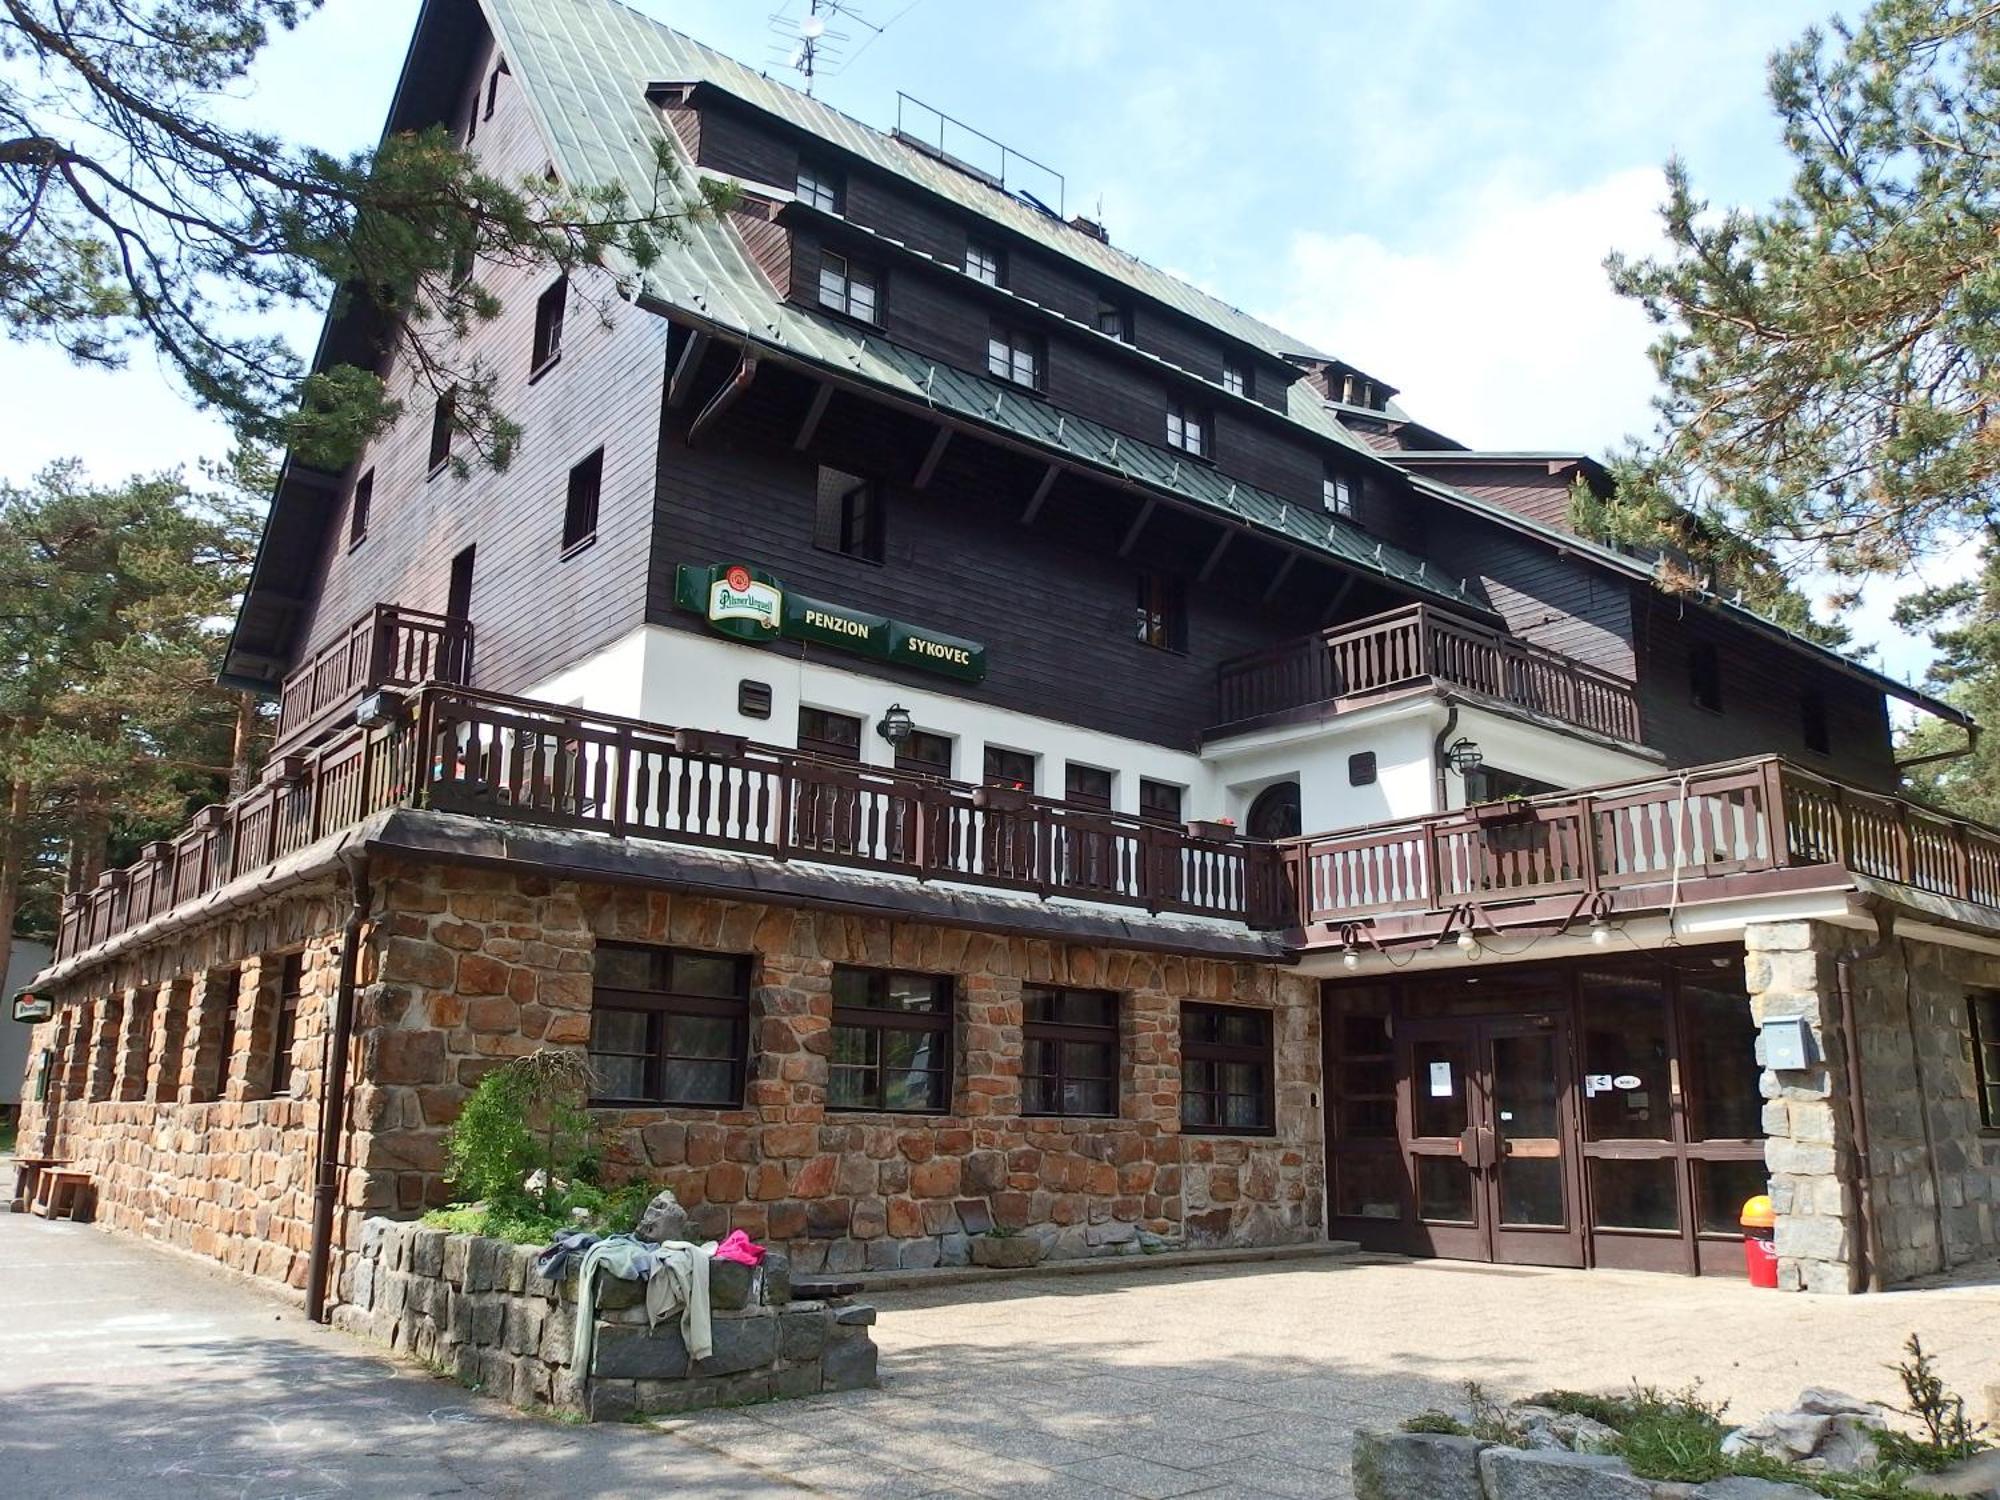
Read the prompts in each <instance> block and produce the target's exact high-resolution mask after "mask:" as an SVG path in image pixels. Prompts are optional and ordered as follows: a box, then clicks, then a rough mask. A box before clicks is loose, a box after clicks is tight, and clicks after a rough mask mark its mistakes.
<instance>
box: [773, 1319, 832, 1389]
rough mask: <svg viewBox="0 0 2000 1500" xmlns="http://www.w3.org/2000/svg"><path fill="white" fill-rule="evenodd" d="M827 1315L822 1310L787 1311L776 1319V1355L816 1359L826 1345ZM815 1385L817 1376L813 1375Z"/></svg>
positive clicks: (792, 1358) (790, 1358)
mask: <svg viewBox="0 0 2000 1500" xmlns="http://www.w3.org/2000/svg"><path fill="white" fill-rule="evenodd" d="M826 1325H827V1317H826V1314H825V1313H823V1312H788V1313H786V1314H784V1315H783V1316H782V1317H780V1318H779V1319H778V1357H779V1358H780V1359H786V1360H792V1361H798V1360H807V1359H817V1358H818V1357H819V1352H820V1350H822V1349H824V1348H825V1347H826ZM814 1384H815V1386H817V1384H818V1377H816V1376H815V1377H814Z"/></svg>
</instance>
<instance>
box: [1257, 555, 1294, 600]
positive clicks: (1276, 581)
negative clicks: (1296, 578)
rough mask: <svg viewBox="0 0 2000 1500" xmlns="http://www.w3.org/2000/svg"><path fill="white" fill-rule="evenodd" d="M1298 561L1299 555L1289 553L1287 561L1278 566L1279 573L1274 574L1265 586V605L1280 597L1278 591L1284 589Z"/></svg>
mask: <svg viewBox="0 0 2000 1500" xmlns="http://www.w3.org/2000/svg"><path fill="white" fill-rule="evenodd" d="M1298 560H1299V555H1298V553H1296V552H1287V553H1286V554H1285V560H1284V561H1283V562H1281V563H1279V564H1278V571H1277V572H1275V573H1273V574H1272V575H1271V581H1270V582H1269V583H1267V584H1265V585H1264V601H1263V602H1264V603H1266V604H1269V603H1270V602H1271V601H1272V600H1273V599H1275V598H1277V597H1278V590H1279V589H1280V588H1282V587H1284V583H1285V578H1286V576H1287V575H1288V574H1289V573H1290V572H1291V571H1292V567H1293V565H1294V564H1295V563H1297V562H1298Z"/></svg>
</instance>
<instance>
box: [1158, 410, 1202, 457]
mask: <svg viewBox="0 0 2000 1500" xmlns="http://www.w3.org/2000/svg"><path fill="white" fill-rule="evenodd" d="M1167 446H1168V447H1169V448H1178V449H1180V450H1181V452H1183V453H1191V454H1193V455H1194V456H1195V457H1196V458H1205V457H1207V456H1208V417H1207V414H1206V413H1204V412H1201V411H1197V410H1196V409H1195V408H1193V407H1191V406H1183V405H1181V403H1180V402H1178V401H1169V402H1168V403H1167Z"/></svg>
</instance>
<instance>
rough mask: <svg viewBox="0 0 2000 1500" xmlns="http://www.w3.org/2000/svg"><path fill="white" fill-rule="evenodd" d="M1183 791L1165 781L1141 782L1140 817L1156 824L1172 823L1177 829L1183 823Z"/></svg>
mask: <svg viewBox="0 0 2000 1500" xmlns="http://www.w3.org/2000/svg"><path fill="white" fill-rule="evenodd" d="M1181 797H1182V789H1181V788H1180V787H1177V786H1175V785H1173V784H1172V783H1171V782H1165V781H1149V780H1141V781H1140V783H1139V816H1140V817H1142V818H1150V819H1151V820H1152V821H1153V822H1155V823H1171V824H1173V825H1174V826H1175V827H1179V826H1180V822H1181Z"/></svg>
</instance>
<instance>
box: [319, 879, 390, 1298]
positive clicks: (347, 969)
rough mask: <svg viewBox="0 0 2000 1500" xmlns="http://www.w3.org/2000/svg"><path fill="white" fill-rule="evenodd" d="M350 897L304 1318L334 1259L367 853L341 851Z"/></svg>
mask: <svg viewBox="0 0 2000 1500" xmlns="http://www.w3.org/2000/svg"><path fill="white" fill-rule="evenodd" d="M343 858H344V860H345V862H346V864H347V880H348V886H349V888H350V890H351V891H352V893H353V902H352V904H351V905H350V906H349V907H348V910H347V926H346V928H345V929H344V930H343V932H342V934H341V939H340V977H339V982H338V983H337V985H336V986H335V989H334V996H333V1028H332V1031H331V1032H330V1034H329V1035H328V1038H327V1044H326V1054H325V1057H324V1058H323V1060H322V1062H321V1065H320V1095H319V1099H320V1104H319V1147H318V1153H317V1154H318V1161H317V1164H316V1170H315V1176H314V1182H313V1224H312V1249H311V1251H310V1253H309V1254H308V1256H307V1258H306V1318H307V1319H308V1320H309V1321H311V1322H314V1323H323V1322H325V1321H326V1279H327V1270H328V1265H329V1263H330V1262H331V1260H332V1258H333V1210H334V1201H335V1199H336V1197H337V1196H338V1189H339V1185H340V1137H341V1133H342V1132H343V1131H344V1130H345V1129H346V1128H347V1054H348V1052H349V1051H350V1050H351V1048H352V1046H353V1042H354V971H355V959H356V958H357V956H358V954H359V950H360V946H361V925H362V923H363V922H365V921H366V920H367V917H368V908H369V907H370V905H372V904H373V898H374V888H373V886H372V885H371V884H370V883H369V879H368V854H367V851H366V850H355V851H352V852H350V853H348V854H346V855H344V856H343Z"/></svg>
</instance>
